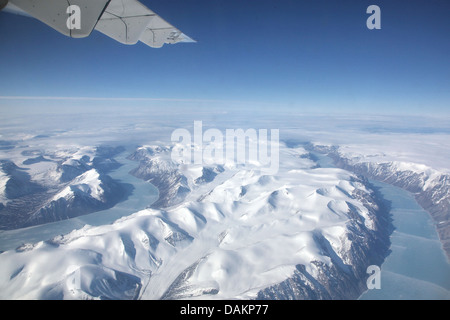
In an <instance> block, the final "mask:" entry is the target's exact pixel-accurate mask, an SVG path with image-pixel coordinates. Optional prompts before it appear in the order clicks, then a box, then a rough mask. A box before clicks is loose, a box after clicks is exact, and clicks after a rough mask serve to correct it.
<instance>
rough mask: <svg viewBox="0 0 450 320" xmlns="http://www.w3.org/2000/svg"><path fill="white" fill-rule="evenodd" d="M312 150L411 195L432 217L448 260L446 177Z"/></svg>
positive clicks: (449, 186) (449, 184) (332, 150)
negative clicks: (357, 160) (356, 160)
mask: <svg viewBox="0 0 450 320" xmlns="http://www.w3.org/2000/svg"><path fill="white" fill-rule="evenodd" d="M313 148H314V149H315V150H316V151H318V152H322V153H326V154H328V156H330V157H331V158H332V159H333V161H334V163H335V165H336V166H337V167H339V168H343V169H346V170H349V171H352V172H355V173H357V174H359V175H362V176H366V177H368V178H372V179H375V180H379V181H382V182H385V183H389V184H392V185H394V186H396V187H400V188H402V189H405V190H407V191H409V192H411V193H413V194H414V196H415V198H416V200H417V203H419V205H420V206H421V207H422V208H424V209H425V210H426V211H428V212H429V213H430V215H431V216H432V218H433V220H434V222H435V224H436V230H437V232H438V235H439V238H440V240H441V242H442V245H443V248H444V250H445V252H446V254H447V257H448V258H449V259H450V175H448V174H444V173H440V172H438V171H436V170H433V169H431V168H426V167H425V166H420V167H418V166H417V165H416V164H411V163H401V162H382V163H374V162H369V161H360V162H355V161H352V159H349V158H347V157H346V156H345V155H344V154H341V153H340V152H339V148H337V147H323V146H314V147H313Z"/></svg>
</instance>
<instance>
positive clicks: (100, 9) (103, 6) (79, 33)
mask: <svg viewBox="0 0 450 320" xmlns="http://www.w3.org/2000/svg"><path fill="white" fill-rule="evenodd" d="M2 4H3V6H4V5H5V4H6V10H7V11H11V12H16V13H22V14H24V13H25V14H27V15H30V16H32V17H35V18H36V19H38V20H40V21H41V22H43V23H45V24H47V25H49V26H50V27H52V28H53V29H55V30H57V31H59V32H60V33H62V34H64V35H66V36H69V37H72V38H84V37H87V36H89V35H90V34H91V32H92V30H94V29H95V30H97V31H99V32H101V33H103V34H105V35H107V36H108V37H111V38H113V39H114V40H116V41H119V42H120V43H123V44H130V45H131V44H136V43H137V42H138V41H141V42H143V43H145V44H146V45H148V46H150V47H153V48H160V47H162V46H163V45H164V44H166V43H167V44H174V43H178V42H195V41H194V40H192V39H191V38H190V37H188V36H186V35H185V34H184V33H182V32H181V31H180V30H178V29H177V28H175V27H174V26H172V25H171V24H169V23H168V22H167V21H165V20H163V19H162V18H161V17H160V16H158V15H157V14H156V13H154V12H153V11H152V10H150V9H149V8H147V7H146V6H145V5H143V4H142V3H140V2H139V1H137V0H9V2H8V0H0V7H1V6H2Z"/></svg>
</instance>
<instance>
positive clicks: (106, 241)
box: [0, 146, 389, 299]
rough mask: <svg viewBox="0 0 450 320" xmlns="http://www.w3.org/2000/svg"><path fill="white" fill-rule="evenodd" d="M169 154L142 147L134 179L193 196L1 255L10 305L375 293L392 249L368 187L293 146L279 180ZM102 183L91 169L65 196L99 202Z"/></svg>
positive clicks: (0, 292) (3, 293)
mask: <svg viewBox="0 0 450 320" xmlns="http://www.w3.org/2000/svg"><path fill="white" fill-rule="evenodd" d="M168 151H169V149H166V147H159V149H158V148H155V147H148V146H147V147H142V148H139V149H138V150H137V151H136V152H135V153H134V154H133V155H132V156H131V157H130V158H133V159H135V160H138V161H140V162H139V164H138V169H137V170H136V171H134V172H133V174H136V175H138V176H140V177H142V178H143V179H146V180H150V179H152V180H151V181H152V183H154V184H155V185H156V186H157V187H158V188H159V191H160V199H170V197H172V196H173V195H174V194H176V195H178V194H179V191H180V189H181V188H185V189H186V192H185V193H184V194H183V197H180V198H179V199H178V200H177V201H176V202H175V203H170V202H160V205H161V206H160V207H159V208H156V207H155V206H153V207H152V208H148V209H145V210H142V211H140V212H137V213H134V214H132V215H130V216H127V217H124V218H121V219H119V220H118V221H116V222H114V223H113V224H111V225H104V226H97V227H93V226H85V227H84V228H82V229H80V230H76V231H73V232H72V233H69V234H67V235H64V236H60V237H57V238H54V239H52V240H50V241H44V242H39V243H36V244H26V245H23V246H21V247H20V248H17V249H16V250H11V251H6V252H3V253H1V254H0V269H1V270H2V272H1V274H0V297H1V298H7V299H19V298H29V299H89V298H99V299H102V298H113V299H135V298H142V299H189V298H207V299H235V298H260V299H265V298H278V299H287V298H295V299H302V298H323V299H327V298H333V299H344V298H356V297H358V296H359V295H360V294H361V293H362V291H364V290H366V289H367V288H366V279H367V276H368V275H367V274H366V268H367V266H368V265H372V264H376V265H380V264H381V263H382V261H383V259H384V257H385V255H386V252H387V250H388V247H389V242H388V230H389V228H388V226H389V221H388V219H387V217H386V215H385V214H386V212H385V210H384V208H383V207H382V202H381V201H380V199H379V198H378V197H377V195H376V194H375V193H374V191H372V190H371V189H370V185H368V184H367V181H365V180H361V179H359V178H357V177H356V176H355V175H353V174H350V173H349V172H347V171H344V170H341V169H330V168H318V167H317V165H316V163H314V161H312V160H311V159H309V158H308V156H307V152H306V151H305V150H304V149H303V148H287V147H285V146H281V148H280V169H279V171H278V173H277V174H274V175H265V174H263V173H261V172H259V171H257V170H254V168H252V169H248V168H246V167H243V166H240V167H229V166H227V167H222V166H208V167H203V166H201V165H175V164H173V163H170V162H169V159H168V157H167V155H168ZM164 172H166V173H167V177H169V178H170V179H164V176H165V175H164ZM98 180H101V179H99V177H96V174H95V172H94V171H88V172H87V173H86V174H85V176H82V177H80V179H78V180H77V181H76V183H75V182H74V184H72V185H70V186H68V189H64V190H62V191H61V192H60V193H59V194H58V196H57V199H68V198H71V197H72V196H73V195H75V194H76V192H78V191H79V190H82V191H83V192H84V193H87V194H89V195H90V196H91V197H92V198H95V196H96V195H98V194H100V193H101V192H100V191H99V190H100V189H103V187H101V183H99V182H98ZM159 183H160V185H158V184H159ZM86 185H87V186H88V187H86ZM77 190H78V191H77ZM88 190H89V191H88ZM96 190H97V191H98V192H97V191H96ZM168 194H170V196H168ZM383 213H384V214H383Z"/></svg>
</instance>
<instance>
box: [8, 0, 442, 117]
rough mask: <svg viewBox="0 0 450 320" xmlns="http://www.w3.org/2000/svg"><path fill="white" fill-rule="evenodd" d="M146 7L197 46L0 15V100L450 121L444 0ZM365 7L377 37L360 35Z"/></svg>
mask: <svg viewBox="0 0 450 320" xmlns="http://www.w3.org/2000/svg"><path fill="white" fill-rule="evenodd" d="M141 2H142V3H144V4H145V5H147V6H148V7H149V8H150V9H152V10H154V11H155V12H156V13H158V14H159V15H160V16H161V17H163V18H164V19H166V20H167V21H169V22H170V23H172V24H173V25H175V26H176V27H178V28H179V29H181V30H182V31H183V32H184V33H186V34H187V35H189V36H191V37H192V38H194V39H196V40H197V41H198V42H197V43H195V44H177V45H166V46H164V47H163V48H161V49H152V48H149V47H147V46H145V45H143V44H138V45H135V46H126V45H122V44H120V43H117V42H115V41H114V40H112V39H110V38H108V37H106V36H104V35H103V34H100V33H98V32H96V31H94V32H93V33H92V34H91V36H90V37H88V38H84V39H70V38H66V37H65V36H63V35H61V34H59V33H58V32H56V31H54V30H53V29H51V28H49V27H47V26H46V25H44V24H42V23H40V22H38V21H36V20H34V19H30V18H26V17H22V16H17V15H13V14H9V13H4V12H1V13H0V61H2V67H1V69H0V96H3V97H6V96H8V97H11V96H14V97H24V96H25V97H26V96H28V97H35V96H40V97H92V98H121V99H122V100H121V101H122V102H123V103H125V102H127V103H133V101H134V102H137V101H140V103H142V102H143V101H147V100H133V99H136V98H137V99H149V100H148V101H150V99H167V100H164V101H171V100H172V99H174V100H177V99H181V100H189V101H190V103H192V102H193V101H194V102H195V101H199V102H202V101H203V102H204V103H209V102H210V101H211V100H212V101H225V102H227V101H229V102H230V105H231V104H232V102H233V101H241V102H245V103H246V105H248V107H249V108H258V107H259V106H266V107H268V108H287V109H293V110H297V111H307V112H356V113H377V112H380V113H391V112H393V113H400V114H403V113H408V114H410V113H424V114H428V113H432V114H444V113H445V114H450V58H449V57H450V38H449V34H450V19H449V13H450V1H447V0H442V1H436V0H427V1H425V0H424V1H399V0H390V1H384V0H383V1H380V0H371V1H364V0H353V1H331V0H327V1H322V0H314V1H313V0H308V1H300V0H277V1H275V0H272V1H266V0H220V1H219V0H153V1H149V0H142V1H141ZM371 4H376V5H378V6H379V7H380V8H381V27H382V29H381V30H369V29H367V27H366V20H367V18H368V17H369V14H367V13H366V9H367V7H368V6H369V5H371ZM126 99H130V100H128V101H127V100H126ZM39 101H40V102H39ZM94 101H95V102H97V103H98V101H99V100H93V101H91V100H84V103H90V102H91V103H93V102H94ZM33 103H35V104H36V103H44V101H43V100H36V101H34V100H33V99H31V100H26V101H24V100H20V99H19V100H17V99H10V98H9V99H5V98H0V108H10V107H11V106H14V105H15V104H33ZM65 103H66V104H67V105H70V100H69V101H63V100H61V101H58V104H59V105H64V104H65ZM105 103H111V101H110V100H109V101H105ZM211 103H212V104H213V102H211ZM225 104H226V103H225ZM220 105H221V106H222V107H223V105H224V103H221V104H220Z"/></svg>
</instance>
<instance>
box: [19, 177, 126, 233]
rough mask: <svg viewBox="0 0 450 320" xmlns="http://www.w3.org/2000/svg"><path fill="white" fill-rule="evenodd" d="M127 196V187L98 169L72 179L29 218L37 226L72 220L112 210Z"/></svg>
mask: <svg viewBox="0 0 450 320" xmlns="http://www.w3.org/2000/svg"><path fill="white" fill-rule="evenodd" d="M125 194H126V190H125V188H124V187H123V186H122V185H121V184H120V183H118V182H116V181H114V180H113V179H111V177H109V176H107V175H101V174H99V173H98V172H97V170H96V169H90V170H89V171H86V172H85V173H82V174H80V175H79V176H77V177H76V178H74V179H73V180H71V181H70V182H69V183H68V184H67V185H66V187H65V188H63V189H62V191H60V192H59V193H57V194H56V195H55V196H53V197H52V198H51V199H50V200H49V201H48V202H47V203H46V204H44V205H43V206H42V207H41V208H40V209H39V210H37V211H36V212H34V213H33V214H32V215H31V216H30V218H29V219H28V224H30V225H36V224H41V223H46V222H49V221H57V220H62V219H69V218H73V217H77V216H80V215H84V214H88V213H91V212H95V211H100V210H104V209H108V208H110V207H112V206H114V205H115V204H116V203H117V202H119V201H120V200H123V198H124V195H125Z"/></svg>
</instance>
